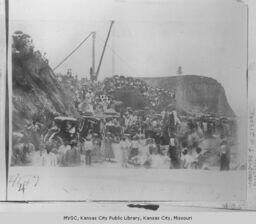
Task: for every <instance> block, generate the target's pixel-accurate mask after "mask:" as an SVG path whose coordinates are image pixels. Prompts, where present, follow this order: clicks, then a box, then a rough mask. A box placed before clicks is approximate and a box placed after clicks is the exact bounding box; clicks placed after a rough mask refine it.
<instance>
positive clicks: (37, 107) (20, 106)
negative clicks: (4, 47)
mask: <svg viewBox="0 0 256 224" xmlns="http://www.w3.org/2000/svg"><path fill="white" fill-rule="evenodd" d="M12 75H13V95H12V111H13V129H14V131H20V130H21V129H22V128H23V127H24V125H25V124H27V123H28V122H31V121H32V120H38V121H41V122H44V123H45V122H46V121H47V120H50V119H49V118H50V117H52V116H54V115H57V114H74V113H75V109H74V105H73V101H72V99H70V97H69V96H68V95H67V94H66V93H65V91H64V90H63V88H62V87H61V86H60V84H59V83H58V81H57V78H56V76H55V74H54V73H53V71H52V69H51V68H50V66H49V65H48V63H47V62H46V61H44V60H43V58H42V57H41V56H40V55H38V54H36V53H31V54H30V55H28V56H27V57H18V56H17V55H15V54H13V66H12Z"/></svg>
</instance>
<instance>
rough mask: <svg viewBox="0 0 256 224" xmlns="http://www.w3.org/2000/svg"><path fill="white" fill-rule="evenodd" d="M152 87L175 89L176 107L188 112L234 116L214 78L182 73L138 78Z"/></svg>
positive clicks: (223, 91) (223, 92)
mask: <svg viewBox="0 0 256 224" xmlns="http://www.w3.org/2000/svg"><path fill="white" fill-rule="evenodd" d="M140 79H142V80H144V81H145V82H147V83H148V84H149V85H151V86H153V87H159V88H163V89H166V90H175V92H176V95H175V99H176V104H177V108H178V109H180V110H183V111H187V112H190V113H197V112H199V113H200V112H207V113H214V114H217V115H220V116H228V117H234V116H235V114H234V112H233V110H232V108H231V107H230V105H229V103H228V101H227V97H226V94H225V90H224V88H223V86H222V85H221V84H220V83H218V82H217V81H216V80H215V79H212V78H209V77H204V76H197V75H182V76H172V77H155V78H146V77H145V78H140Z"/></svg>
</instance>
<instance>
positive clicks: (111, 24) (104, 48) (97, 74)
mask: <svg viewBox="0 0 256 224" xmlns="http://www.w3.org/2000/svg"><path fill="white" fill-rule="evenodd" d="M113 24H114V20H111V23H110V27H109V30H108V35H107V39H106V41H105V44H104V47H103V50H102V54H101V57H100V61H99V65H98V68H97V71H96V74H95V80H97V79H98V76H99V72H100V67H101V63H102V59H103V57H104V53H105V50H106V47H107V43H108V39H109V35H110V32H111V29H112V26H113Z"/></svg>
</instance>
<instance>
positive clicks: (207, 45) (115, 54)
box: [10, 0, 247, 115]
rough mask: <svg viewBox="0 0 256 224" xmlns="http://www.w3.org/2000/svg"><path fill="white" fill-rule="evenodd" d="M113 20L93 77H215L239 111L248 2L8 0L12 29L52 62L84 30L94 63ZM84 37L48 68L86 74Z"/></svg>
mask: <svg viewBox="0 0 256 224" xmlns="http://www.w3.org/2000/svg"><path fill="white" fill-rule="evenodd" d="M110 20H114V21H115V23H114V26H113V30H112V32H111V35H110V39H109V42H108V47H107V49H106V53H105V56H104V58H103V62H102V67H101V70H100V74H99V78H100V79H103V78H105V77H108V76H112V74H117V75H127V76H134V77H138V76H143V77H157V76H174V75H176V74H177V68H178V66H182V70H183V74H196V75H203V76H208V77H212V78H214V79H216V80H217V81H218V82H220V83H221V84H222V85H223V86H224V88H225V91H226V95H227V98H228V101H229V103H230V105H231V107H232V108H233V109H234V111H235V113H236V114H237V115H242V114H245V113H246V103H247V102H246V66H247V8H246V6H245V5H244V4H243V3H241V2H239V1H234V0H233V1H232V0H129V1H128V0H72V1H71V0H12V1H10V28H11V32H14V31H15V30H22V31H23V32H25V33H27V34H29V35H30V36H31V37H32V39H33V41H34V45H35V48H36V49H39V50H40V51H41V52H46V55H47V58H48V59H49V63H50V65H51V66H52V67H55V66H56V65H57V64H58V63H59V62H60V61H61V60H62V59H63V58H64V57H65V56H67V54H69V53H70V52H71V51H72V50H73V49H74V48H75V47H76V46H77V45H78V44H79V43H80V42H81V41H82V40H83V39H84V38H85V37H86V36H87V35H88V34H89V33H90V32H92V31H95V32H96V66H97V65H98V61H99V58H100V54H101V52H102V48H103V45H104V41H105V39H106V35H107V32H108V29H109V25H110ZM91 52H92V41H91V39H89V40H88V41H87V42H86V43H85V44H84V45H83V46H82V47H81V48H80V49H79V50H78V51H77V52H76V53H75V54H74V55H73V56H72V57H71V58H69V59H68V60H67V61H66V62H65V63H64V64H63V65H62V66H61V67H59V68H58V69H57V70H56V71H55V72H62V73H65V72H66V71H67V69H68V68H72V71H73V73H74V74H77V75H78V76H79V77H85V76H88V74H89V68H90V66H91V63H92V59H91Z"/></svg>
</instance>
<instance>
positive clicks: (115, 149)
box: [11, 74, 235, 170]
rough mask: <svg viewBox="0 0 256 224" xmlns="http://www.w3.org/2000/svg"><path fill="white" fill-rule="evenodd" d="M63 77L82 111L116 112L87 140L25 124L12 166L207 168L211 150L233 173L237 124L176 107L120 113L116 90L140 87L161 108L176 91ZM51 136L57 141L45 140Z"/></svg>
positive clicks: (121, 80)
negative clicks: (231, 163)
mask: <svg viewBox="0 0 256 224" xmlns="http://www.w3.org/2000/svg"><path fill="white" fill-rule="evenodd" d="M58 79H59V82H60V83H61V85H64V86H66V87H67V88H69V91H70V92H71V93H72V95H73V96H74V104H75V105H76V108H77V110H78V111H79V112H87V113H89V114H90V116H97V114H102V113H107V112H109V113H110V112H111V113H110V114H112V115H113V116H108V117H107V118H104V117H101V119H99V123H100V129H97V130H96V129H93V126H92V128H91V129H90V130H89V131H88V132H86V135H84V136H80V135H81V134H80V133H79V128H76V129H74V128H73V129H72V133H71V131H70V133H69V134H70V135H72V136H73V137H74V135H76V136H78V137H75V138H70V140H67V139H62V138H60V137H59V136H58V135H57V134H56V136H54V135H53V134H52V133H58V132H59V130H58V129H59V128H60V127H57V126H56V124H54V125H52V126H47V127H46V125H44V124H42V123H40V122H38V121H32V122H31V124H29V125H27V126H26V131H25V132H26V133H16V132H14V133H13V148H12V149H13V152H12V161H11V163H12V165H39V166H78V165H86V166H94V165H97V164H105V165H106V166H112V165H116V164H118V165H120V167H123V168H128V167H137V168H138V167H145V168H175V169H177V168H184V169H204V168H206V167H207V166H206V165H207V164H206V160H207V156H208V155H209V152H210V151H211V152H213V151H214V152H215V154H217V155H218V156H219V157H218V166H219V168H220V169H221V170H228V169H230V159H231V150H230V148H231V144H232V138H233V136H234V135H235V133H234V130H235V122H234V121H233V120H230V119H228V118H225V117H222V118H220V117H216V116H214V115H206V114H205V115H200V116H197V115H189V114H181V113H180V112H177V111H176V108H175V106H174V107H166V108H165V109H163V110H162V111H161V113H159V112H158V111H156V110H154V107H149V108H147V109H145V108H144V109H141V110H134V109H133V108H129V107H122V109H121V110H120V111H118V112H117V111H115V109H113V107H112V106H113V104H114V103H115V102H116V101H115V99H114V98H113V95H112V94H111V93H112V91H113V89H123V88H134V89H137V90H139V91H141V93H142V94H144V95H145V96H147V97H148V98H149V99H151V100H150V104H151V105H152V106H153V105H154V106H157V105H158V103H159V102H158V100H159V99H160V98H161V97H162V96H163V95H166V96H165V98H170V97H172V98H173V97H174V96H175V93H173V92H171V91H165V90H162V89H159V88H152V87H149V86H148V85H147V84H146V83H145V82H144V81H142V80H139V79H133V78H129V77H128V78H126V77H124V76H114V77H112V78H108V79H106V80H104V81H103V82H91V81H89V80H86V82H80V81H79V80H78V79H77V77H73V76H72V75H71V74H67V75H66V76H63V77H58ZM121 103H122V102H121ZM78 126H79V125H78ZM52 130H53V132H51V131H52ZM56 130H57V131H56ZM70 130H71V128H70ZM50 132H51V134H49V133H50ZM50 135H51V136H52V137H49V138H48V137H47V138H46V136H50ZM28 136H29V137H28ZM210 140H214V144H212V143H211V144H209V143H208V142H209V141H210Z"/></svg>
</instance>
